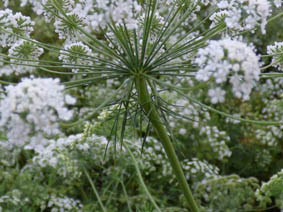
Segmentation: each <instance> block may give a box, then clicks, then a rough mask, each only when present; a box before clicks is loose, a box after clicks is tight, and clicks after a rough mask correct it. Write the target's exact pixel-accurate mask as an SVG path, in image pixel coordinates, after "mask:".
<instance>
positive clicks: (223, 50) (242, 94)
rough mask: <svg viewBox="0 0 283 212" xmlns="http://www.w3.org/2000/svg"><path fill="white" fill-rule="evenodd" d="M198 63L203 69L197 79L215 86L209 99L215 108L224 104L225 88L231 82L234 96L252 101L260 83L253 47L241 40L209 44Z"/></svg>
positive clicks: (197, 60)
mask: <svg viewBox="0 0 283 212" xmlns="http://www.w3.org/2000/svg"><path fill="white" fill-rule="evenodd" d="M195 62H196V64H197V65H198V66H199V67H200V69H199V70H198V71H197V74H196V79H197V80H198V81H205V82H206V81H209V80H210V83H211V84H212V87H213V88H211V89H210V90H209V93H208V95H209V96H210V99H211V102H212V103H214V104H215V103H217V102H223V101H224V95H225V91H224V90H223V89H221V87H223V86H225V85H226V83H227V82H229V83H230V85H231V86H232V93H233V94H234V96H236V97H238V98H242V99H243V100H248V99H249V95H250V93H251V90H252V88H253V87H254V86H255V83H256V81H258V80H259V74H260V62H259V57H258V56H257V55H256V54H255V53H254V51H253V48H252V47H250V46H248V45H247V44H245V43H243V42H240V41H237V40H231V39H229V38H225V39H222V40H219V41H214V40H212V41H209V42H208V45H207V46H206V47H205V48H203V49H199V51H198V54H197V57H196V59H195ZM216 86H217V87H216Z"/></svg>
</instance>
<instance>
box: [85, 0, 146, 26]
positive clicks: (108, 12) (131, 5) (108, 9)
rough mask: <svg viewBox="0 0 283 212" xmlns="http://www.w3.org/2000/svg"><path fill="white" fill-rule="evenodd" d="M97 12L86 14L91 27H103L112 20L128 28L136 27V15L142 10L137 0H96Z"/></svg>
mask: <svg viewBox="0 0 283 212" xmlns="http://www.w3.org/2000/svg"><path fill="white" fill-rule="evenodd" d="M95 6H96V7H97V10H96V11H99V12H95V11H93V12H92V14H91V15H89V16H88V22H89V23H90V26H91V28H92V29H94V30H96V29H98V28H99V27H102V28H104V27H105V26H106V25H107V24H109V23H110V22H111V21H112V20H113V21H114V22H115V23H116V24H118V25H123V22H124V23H125V24H126V26H127V27H128V29H136V28H137V27H138V21H137V15H138V14H139V13H140V11H141V10H142V7H141V6H140V5H139V4H138V1H135V0H134V1H133V0H118V1H111V0H97V1H96V5H95Z"/></svg>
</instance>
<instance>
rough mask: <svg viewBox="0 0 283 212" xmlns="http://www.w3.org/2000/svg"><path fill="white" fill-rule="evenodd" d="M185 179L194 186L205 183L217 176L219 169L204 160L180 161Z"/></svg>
mask: <svg viewBox="0 0 283 212" xmlns="http://www.w3.org/2000/svg"><path fill="white" fill-rule="evenodd" d="M182 167H183V169H184V173H185V177H186V179H187V180H190V181H192V182H193V183H194V186H196V185H197V184H198V183H201V182H205V181H207V180H208V179H213V178H216V177H218V176H219V168H218V167H215V166H213V165H211V164H209V163H208V162H207V161H205V160H199V159H198V158H192V159H191V160H189V159H185V160H184V161H182Z"/></svg>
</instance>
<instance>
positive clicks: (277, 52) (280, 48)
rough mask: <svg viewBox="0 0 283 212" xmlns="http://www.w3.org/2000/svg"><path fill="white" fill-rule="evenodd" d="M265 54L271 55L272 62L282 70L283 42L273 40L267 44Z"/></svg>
mask: <svg viewBox="0 0 283 212" xmlns="http://www.w3.org/2000/svg"><path fill="white" fill-rule="evenodd" d="M267 54H270V55H273V57H272V64H273V66H274V67H275V68H278V70H279V71H283V42H275V43H274V44H273V45H269V46H267Z"/></svg>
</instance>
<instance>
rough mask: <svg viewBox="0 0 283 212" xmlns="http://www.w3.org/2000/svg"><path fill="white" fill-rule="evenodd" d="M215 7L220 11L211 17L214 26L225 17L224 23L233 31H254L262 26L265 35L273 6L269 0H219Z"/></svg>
mask: <svg viewBox="0 0 283 212" xmlns="http://www.w3.org/2000/svg"><path fill="white" fill-rule="evenodd" d="M278 5H279V4H278ZM214 6H216V7H218V8H219V9H220V11H218V12H217V13H216V14H215V15H213V16H211V18H210V19H211V20H212V21H213V22H214V24H213V25H212V26H215V24H217V22H218V21H219V17H224V22H225V23H226V25H227V27H228V28H229V29H231V30H236V31H243V30H253V31H254V29H255V27H256V26H258V25H260V27H261V31H262V33H263V34H265V26H266V24H267V18H268V17H269V16H270V15H271V6H270V3H269V2H268V1H267V0H218V1H217V3H216V4H214Z"/></svg>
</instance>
